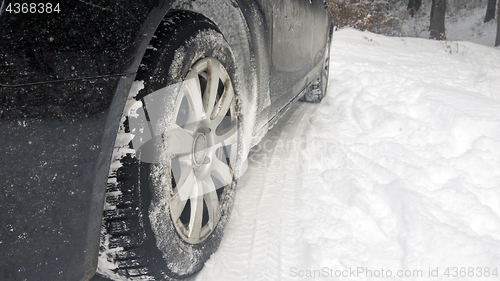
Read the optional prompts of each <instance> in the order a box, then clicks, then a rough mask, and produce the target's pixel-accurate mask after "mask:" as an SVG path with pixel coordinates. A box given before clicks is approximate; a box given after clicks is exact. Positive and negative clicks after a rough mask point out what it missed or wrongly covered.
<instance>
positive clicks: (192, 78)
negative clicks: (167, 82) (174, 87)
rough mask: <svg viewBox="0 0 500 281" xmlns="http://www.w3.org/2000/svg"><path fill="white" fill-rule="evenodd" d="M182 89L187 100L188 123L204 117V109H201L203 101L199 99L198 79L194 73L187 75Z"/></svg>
mask: <svg viewBox="0 0 500 281" xmlns="http://www.w3.org/2000/svg"><path fill="white" fill-rule="evenodd" d="M182 90H183V93H184V95H185V96H186V98H187V99H188V100H189V120H188V123H193V122H197V121H200V120H202V119H203V118H205V110H204V109H203V101H202V99H201V87H200V80H199V78H198V75H196V73H194V74H190V75H188V77H187V78H186V80H185V81H184V85H183V86H182Z"/></svg>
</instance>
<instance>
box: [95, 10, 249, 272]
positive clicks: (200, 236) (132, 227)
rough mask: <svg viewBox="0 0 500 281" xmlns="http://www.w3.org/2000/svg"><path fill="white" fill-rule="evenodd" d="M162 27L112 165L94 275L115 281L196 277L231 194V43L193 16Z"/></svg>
mask: <svg viewBox="0 0 500 281" xmlns="http://www.w3.org/2000/svg"><path fill="white" fill-rule="evenodd" d="M160 28H161V30H160V31H158V32H157V34H155V36H156V37H155V38H154V39H153V40H152V42H151V44H150V47H149V48H148V50H147V52H146V54H145V56H144V58H143V61H142V64H141V67H140V70H139V72H138V74H137V77H136V82H135V83H134V85H135V86H136V87H139V88H141V86H142V89H140V90H139V91H135V92H134V91H133V90H132V91H131V94H130V97H129V101H128V103H127V107H126V109H125V111H124V113H123V119H122V124H121V126H120V130H119V132H118V136H117V140H116V143H115V151H114V156H113V160H114V162H113V163H112V164H111V168H110V177H109V181H108V186H107V195H106V205H105V212H104V218H103V226H102V231H101V247H100V256H99V266H98V273H99V274H101V275H103V276H105V277H108V278H111V279H113V280H122V279H126V280H169V279H182V278H187V277H189V276H191V275H193V274H195V273H196V272H198V271H199V270H201V268H202V267H203V265H204V263H205V262H206V260H207V259H208V258H209V257H210V255H211V254H213V253H214V252H215V251H216V249H217V248H218V246H219V244H220V241H221V239H222V235H223V230H224V227H225V225H226V222H227V220H228V218H229V215H230V211H231V209H232V205H233V200H234V192H235V187H236V181H235V179H234V176H233V174H234V171H235V169H236V167H237V166H238V161H240V160H239V159H240V155H239V152H238V147H240V143H239V142H240V141H241V137H239V136H240V134H241V127H240V121H239V120H241V118H240V116H239V113H238V112H239V110H238V107H237V105H238V96H237V93H236V91H235V90H234V88H233V81H235V80H234V74H235V73H236V72H235V65H234V59H233V55H232V53H231V50H230V48H229V45H228V44H227V42H226V41H225V39H224V38H223V36H222V34H221V33H220V31H219V30H218V29H217V27H216V26H215V25H214V24H213V22H211V21H210V20H208V19H206V18H205V17H203V16H202V15H200V14H196V13H191V12H183V11H174V12H171V13H169V15H167V17H166V19H165V20H164V21H163V22H162V23H161V27H160ZM193 81H194V83H193ZM200 106H201V107H200ZM148 139H149V140H148ZM151 144H152V145H151Z"/></svg>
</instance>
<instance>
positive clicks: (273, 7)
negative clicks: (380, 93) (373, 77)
mask: <svg viewBox="0 0 500 281" xmlns="http://www.w3.org/2000/svg"><path fill="white" fill-rule="evenodd" d="M0 7H1V9H0V26H1V28H0V64H1V68H0V128H1V132H2V133H1V134H0V155H1V159H2V160H1V162H0V163H1V164H0V178H1V179H2V180H1V183H2V186H1V192H0V202H1V203H0V214H1V216H0V253H1V256H2V259H1V260H0V280H65V281H67V280H89V279H90V278H91V277H92V276H94V274H95V273H96V270H97V272H98V273H99V274H100V275H102V276H105V277H107V278H110V279H113V280H123V279H125V280H172V279H183V278H187V277H189V276H192V275H193V274H195V273H196V272H198V271H199V270H201V268H202V267H203V265H204V263H205V262H206V261H207V259H208V258H209V257H210V255H211V254H213V253H214V252H215V251H216V249H217V247H218V245H219V244H220V242H221V238H222V235H223V231H224V227H225V226H226V224H227V221H228V219H229V215H230V212H231V207H232V205H233V201H234V196H235V191H236V183H237V180H238V178H239V177H240V176H241V175H242V174H243V173H244V171H245V167H246V163H247V156H248V153H249V151H250V149H251V148H252V146H254V145H256V144H258V143H259V141H260V139H261V138H262V137H263V136H264V134H265V133H266V132H267V130H268V129H269V128H270V127H271V126H272V125H273V124H274V123H275V122H276V121H277V120H278V118H279V117H280V116H282V115H283V113H284V112H285V111H286V110H287V109H288V108H289V107H290V105H291V104H292V102H294V101H296V100H298V99H302V100H305V101H311V102H318V101H320V100H321V98H322V97H323V96H324V94H325V92H326V88H327V82H328V61H329V51H330V42H331V37H332V31H333V24H332V19H331V16H330V14H329V11H328V5H327V2H325V1H323V0H273V1H270V0H221V1H210V0H196V1H194V0H193V1H187V0H180V1H168V0H145V1H133V0H117V1H98V0H85V1H83V0H81V1H70V0H59V1H56V2H48V1H47V2H43V1H37V2H36V3H35V2H21V1H19V2H16V1H10V0H2V1H1V6H0Z"/></svg>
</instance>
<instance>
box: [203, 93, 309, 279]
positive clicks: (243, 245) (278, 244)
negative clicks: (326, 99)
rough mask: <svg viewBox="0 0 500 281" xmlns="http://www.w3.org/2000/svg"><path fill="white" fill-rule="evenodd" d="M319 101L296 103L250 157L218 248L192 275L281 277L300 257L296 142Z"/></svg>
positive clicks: (300, 138) (236, 277)
mask: <svg viewBox="0 0 500 281" xmlns="http://www.w3.org/2000/svg"><path fill="white" fill-rule="evenodd" d="M317 106H318V105H317V104H307V103H299V102H297V103H295V104H293V105H292V108H291V109H290V110H289V111H288V112H287V113H286V114H285V115H284V116H283V118H281V119H280V120H279V121H278V122H277V124H276V125H275V126H274V127H273V128H272V129H271V130H270V131H269V132H268V133H267V134H266V136H265V137H264V138H263V139H262V141H261V142H260V143H259V145H258V146H256V147H255V148H254V149H253V150H252V152H251V153H250V156H249V168H248V171H247V172H246V173H245V175H243V177H242V178H241V179H240V180H239V184H238V191H237V197H236V201H235V207H234V210H233V212H232V218H231V220H230V222H229V224H228V227H227V230H226V233H225V236H224V238H223V241H222V243H221V246H220V248H219V251H218V252H217V253H215V254H214V255H213V256H212V258H211V259H210V260H209V261H208V262H207V264H206V265H205V268H204V270H203V271H202V272H201V273H200V274H199V275H198V276H197V277H196V280H282V279H286V276H289V269H290V267H292V266H293V265H294V263H296V261H297V259H298V257H299V256H300V252H299V251H300V247H299V244H300V243H299V242H300V241H298V240H299V237H300V236H298V235H297V234H296V231H297V230H298V229H299V228H298V227H297V226H296V225H297V211H298V208H297V206H299V204H300V200H301V198H299V196H300V190H298V189H300V187H301V186H302V184H301V178H302V172H301V169H300V168H301V167H300V159H301V154H300V144H301V143H304V141H301V140H302V138H303V134H302V132H304V131H305V128H306V126H307V125H308V124H309V119H308V118H304V117H305V116H310V115H311V114H312V113H313V112H314V110H315V109H316V108H317Z"/></svg>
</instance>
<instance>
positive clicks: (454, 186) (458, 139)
mask: <svg viewBox="0 0 500 281" xmlns="http://www.w3.org/2000/svg"><path fill="white" fill-rule="evenodd" d="M499 65H500V52H499V50H498V49H495V48H492V47H486V46H481V45H477V44H474V43H468V42H454V41H444V42H441V41H431V40H425V39H416V38H395V37H385V36H382V35H375V34H372V33H367V32H360V31H356V30H353V29H343V30H340V31H336V32H335V33H334V37H333V42H332V48H331V61H330V79H329V89H328V93H327V96H326V97H325V99H324V100H323V102H322V103H320V104H307V103H296V104H295V105H294V108H292V110H290V111H289V112H288V113H287V115H286V116H285V117H284V118H283V119H282V120H280V121H279V122H278V124H277V125H276V126H275V127H273V129H272V130H271V131H270V132H269V133H268V134H267V135H266V137H265V138H264V139H263V140H262V141H261V142H260V143H259V145H257V146H256V147H254V148H253V149H252V152H251V154H250V156H249V160H250V161H249V167H248V170H247V172H246V173H245V174H244V175H243V177H242V178H241V179H240V180H239V186H238V192H237V195H236V199H235V207H234V210H233V212H232V217H231V219H230V221H229V223H228V225H227V229H226V233H225V236H224V238H223V241H222V243H221V246H220V248H219V250H218V251H217V252H216V253H215V254H214V255H213V256H212V257H211V258H210V260H209V261H208V262H207V263H206V265H205V268H204V269H203V270H202V271H201V272H200V273H199V274H198V275H197V276H196V277H194V278H193V279H194V280H499V278H500V277H498V274H500V272H499V271H500V269H499V268H498V267H500V114H499V112H500V67H498V66H499ZM447 269H448V271H446V270H447ZM495 270H496V271H495ZM461 271H462V272H461ZM487 271H488V272H489V273H490V274H489V277H486V275H485V273H486V272H487ZM464 272H465V274H466V275H468V276H469V277H461V274H462V276H464V275H463V274H464ZM495 272H496V274H497V276H494V275H492V274H494V273H495ZM389 273H390V274H391V275H392V277H390V276H389ZM445 273H448V274H449V275H448V276H446V275H445ZM398 274H403V275H405V274H406V276H407V277H397V275H398ZM471 274H472V275H471ZM479 274H482V275H483V276H482V277H480V276H479ZM454 275H455V276H454ZM339 276H340V277H339ZM376 276H378V277H376ZM382 276H384V277H382Z"/></svg>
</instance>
